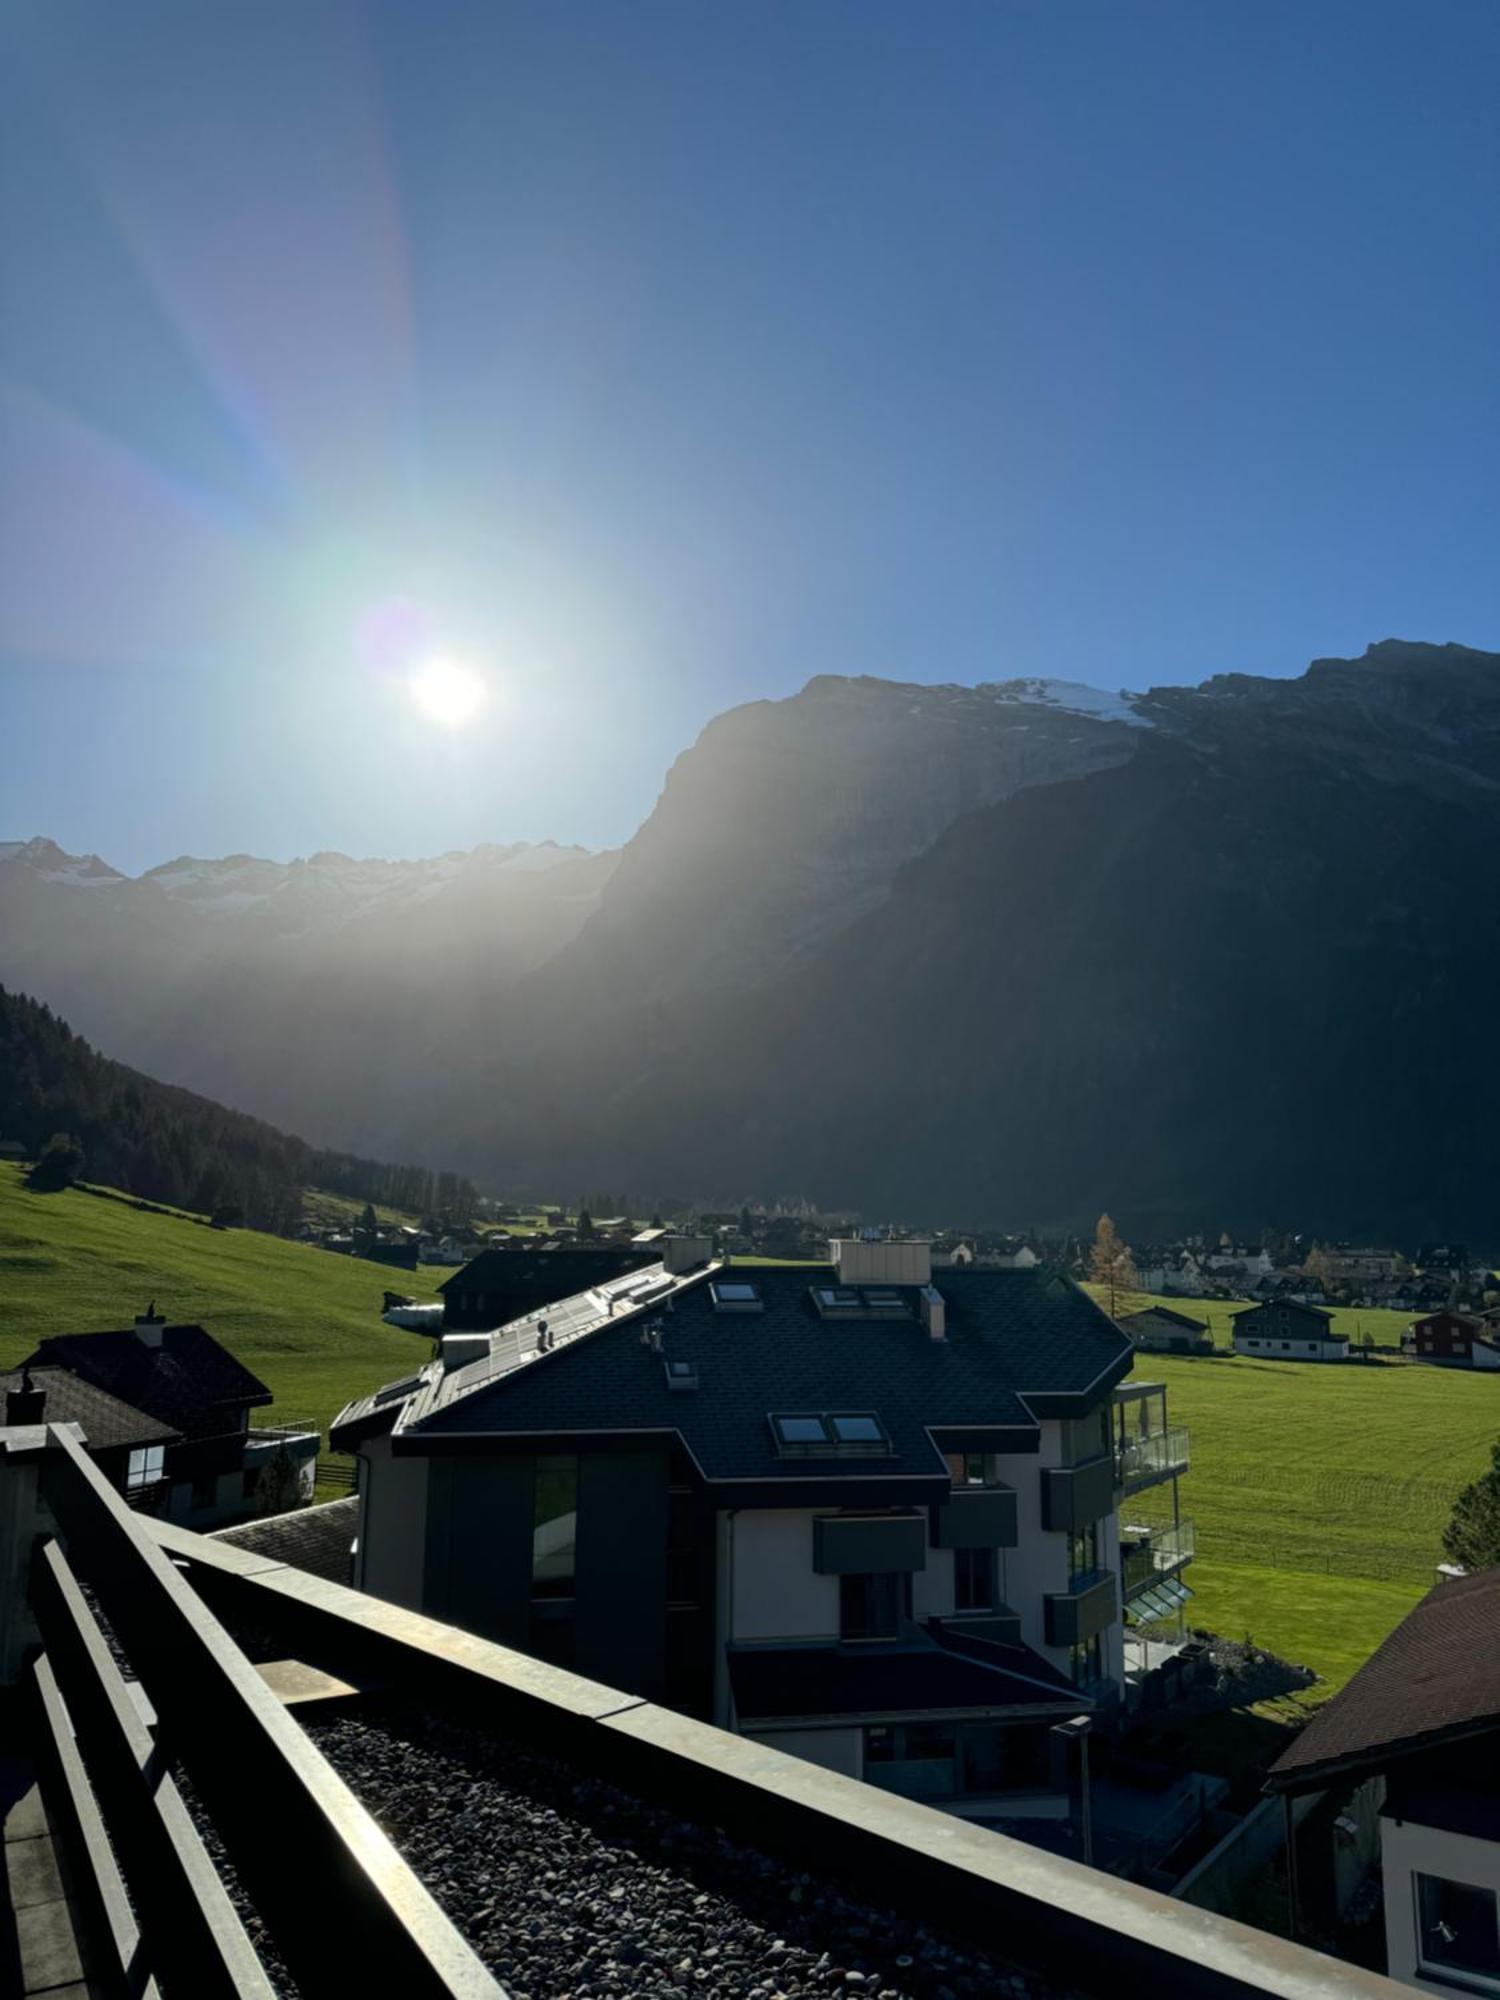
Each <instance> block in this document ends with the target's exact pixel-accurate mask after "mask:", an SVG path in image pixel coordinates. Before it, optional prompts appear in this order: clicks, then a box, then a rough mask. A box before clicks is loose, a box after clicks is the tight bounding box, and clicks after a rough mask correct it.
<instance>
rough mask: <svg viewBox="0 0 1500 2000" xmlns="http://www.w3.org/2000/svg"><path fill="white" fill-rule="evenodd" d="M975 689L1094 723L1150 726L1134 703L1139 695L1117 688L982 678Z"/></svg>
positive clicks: (1137, 727)
mask: <svg viewBox="0 0 1500 2000" xmlns="http://www.w3.org/2000/svg"><path fill="white" fill-rule="evenodd" d="M978 691H979V692H981V693H983V694H987V695H989V696H990V697H991V698H992V699H993V700H995V701H1002V702H1016V703H1025V704H1027V705H1029V706H1032V707H1040V708H1053V709H1058V710H1060V711H1061V712H1062V713H1063V714H1065V715H1087V716H1091V717H1093V719H1094V720H1095V721H1096V722H1123V723H1126V724H1127V725H1128V726H1129V727H1130V728H1132V729H1150V728H1151V727H1152V726H1153V725H1152V721H1151V718H1150V716H1148V715H1142V714H1141V712H1140V710H1139V708H1138V707H1137V703H1139V702H1140V700H1141V696H1140V695H1138V694H1130V693H1128V692H1127V691H1126V690H1125V689H1123V688H1122V689H1121V690H1120V692H1119V693H1118V694H1108V693H1106V691H1105V690H1104V689H1103V688H1095V687H1088V686H1086V685H1085V684H1084V682H1082V681H1054V680H1012V681H986V682H984V683H982V685H981V687H980V689H979V690H978Z"/></svg>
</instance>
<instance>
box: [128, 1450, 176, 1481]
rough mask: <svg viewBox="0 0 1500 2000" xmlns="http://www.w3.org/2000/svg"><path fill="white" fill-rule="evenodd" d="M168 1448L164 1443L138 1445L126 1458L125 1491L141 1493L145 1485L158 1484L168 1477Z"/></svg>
mask: <svg viewBox="0 0 1500 2000" xmlns="http://www.w3.org/2000/svg"><path fill="white" fill-rule="evenodd" d="M166 1466H167V1448H166V1446H165V1445H164V1444H142V1445H137V1446H136V1447H135V1449H134V1450H133V1451H132V1452H131V1453H130V1454H129V1456H128V1457H127V1458H126V1460H125V1491H126V1492H127V1493H139V1492H140V1490H141V1488H142V1487H144V1486H156V1485H158V1484H160V1482H161V1481H162V1480H163V1479H165V1478H166V1476H167V1471H166Z"/></svg>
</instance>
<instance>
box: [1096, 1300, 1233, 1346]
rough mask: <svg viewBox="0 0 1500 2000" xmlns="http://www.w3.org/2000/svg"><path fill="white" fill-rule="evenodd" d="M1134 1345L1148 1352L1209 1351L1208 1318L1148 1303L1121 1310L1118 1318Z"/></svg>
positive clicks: (1210, 1344)
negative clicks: (1139, 1308) (1139, 1309)
mask: <svg viewBox="0 0 1500 2000" xmlns="http://www.w3.org/2000/svg"><path fill="white" fill-rule="evenodd" d="M1118 1325H1119V1328H1120V1331H1121V1332H1122V1333H1126V1334H1128V1335H1129V1336H1130V1338H1131V1339H1132V1340H1133V1341H1134V1342H1135V1344H1136V1346H1137V1347H1138V1348H1140V1349H1142V1350H1143V1352H1145V1353H1148V1354H1212V1353H1213V1351H1214V1343H1213V1336H1212V1335H1211V1334H1210V1332H1209V1329H1208V1322H1207V1320H1202V1319H1194V1318H1193V1317H1192V1315H1191V1314H1189V1313H1181V1312H1175V1311H1174V1310H1173V1309H1172V1307H1171V1306H1147V1307H1146V1309H1145V1310H1144V1311H1143V1312H1133V1313H1123V1314H1122V1315H1121V1316H1120V1318H1119V1321H1118Z"/></svg>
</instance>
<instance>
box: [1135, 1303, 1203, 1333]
mask: <svg viewBox="0 0 1500 2000" xmlns="http://www.w3.org/2000/svg"><path fill="white" fill-rule="evenodd" d="M1143 1321H1149V1322H1150V1323H1151V1325H1153V1326H1168V1327H1186V1328H1187V1329H1188V1330H1189V1331H1190V1332H1192V1333H1207V1332H1208V1321H1207V1320H1206V1319H1194V1318H1193V1316H1192V1314H1191V1313H1183V1312H1177V1311H1176V1310H1175V1309H1174V1308H1173V1307H1171V1306H1145V1307H1143V1308H1142V1310H1141V1311H1140V1312H1133V1313H1123V1314H1121V1316H1120V1325H1121V1326H1124V1327H1131V1326H1139V1325H1141V1323H1142V1322H1143Z"/></svg>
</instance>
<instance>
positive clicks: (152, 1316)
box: [135, 1299, 167, 1347]
mask: <svg viewBox="0 0 1500 2000" xmlns="http://www.w3.org/2000/svg"><path fill="white" fill-rule="evenodd" d="M166 1330H167V1322H166V1321H165V1320H164V1319H163V1318H162V1316H161V1315H160V1313H158V1312H157V1310H156V1301H155V1299H153V1300H152V1301H151V1303H150V1305H149V1306H147V1308H146V1310H145V1311H144V1312H143V1313H137V1314H136V1316H135V1337H136V1339H137V1340H138V1341H139V1342H140V1343H141V1345H142V1346H143V1347H160V1346H161V1337H162V1335H163V1334H164V1333H165V1332H166Z"/></svg>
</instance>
